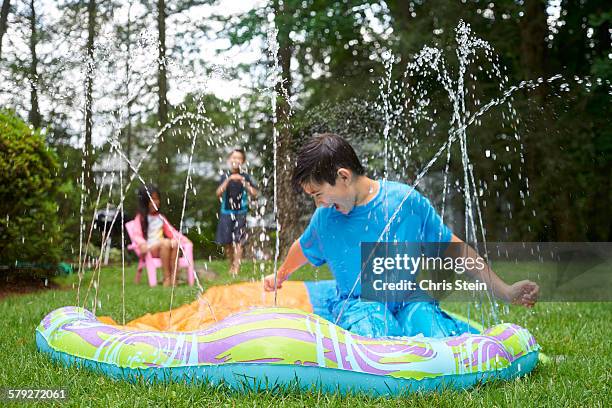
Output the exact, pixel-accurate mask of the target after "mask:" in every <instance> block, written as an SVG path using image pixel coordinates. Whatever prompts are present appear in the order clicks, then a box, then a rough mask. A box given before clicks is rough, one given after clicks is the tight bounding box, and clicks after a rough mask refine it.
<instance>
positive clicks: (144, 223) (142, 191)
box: [138, 185, 161, 239]
mask: <svg viewBox="0 0 612 408" xmlns="http://www.w3.org/2000/svg"><path fill="white" fill-rule="evenodd" d="M147 191H148V192H147ZM153 193H157V195H158V197H160V198H161V194H160V192H159V189H158V188H157V186H154V185H148V186H142V187H140V188H139V189H138V214H140V226H141V227H142V235H143V237H144V239H147V233H148V229H149V219H148V218H147V215H148V214H149V203H150V202H151V198H150V196H153Z"/></svg>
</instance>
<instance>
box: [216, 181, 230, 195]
mask: <svg viewBox="0 0 612 408" xmlns="http://www.w3.org/2000/svg"><path fill="white" fill-rule="evenodd" d="M229 181H230V179H229V178H226V179H225V180H223V181H222V182H221V184H219V187H217V198H220V197H221V196H222V195H223V193H224V192H225V190H226V189H227V185H228V183H229Z"/></svg>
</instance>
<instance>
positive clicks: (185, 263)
mask: <svg viewBox="0 0 612 408" xmlns="http://www.w3.org/2000/svg"><path fill="white" fill-rule="evenodd" d="M137 223H138V220H132V221H129V222H126V223H125V229H126V230H127V233H128V235H129V236H130V240H131V241H132V243H131V244H130V245H129V246H128V249H130V250H132V251H134V252H135V253H136V255H137V256H138V269H137V270H136V279H135V281H136V283H140V275H141V274H142V268H143V267H146V268H147V275H148V277H149V286H151V287H153V286H156V285H157V269H158V268H161V267H162V261H161V259H160V258H154V257H153V255H151V253H150V252H147V253H146V254H144V256H142V254H141V253H140V248H139V247H138V244H137V239H136V237H137V236H138V231H139V230H140V225H138V224H137ZM177 234H178V236H177V237H175V238H174V239H176V240H179V241H180V243H181V245H180V249H181V250H182V253H183V256H182V257H180V258H179V260H178V267H179V268H186V269H187V282H188V283H189V286H193V282H194V279H195V269H194V264H193V244H192V243H191V241H189V240H188V239H187V237H185V236H184V235H182V234H181V233H178V232H177Z"/></svg>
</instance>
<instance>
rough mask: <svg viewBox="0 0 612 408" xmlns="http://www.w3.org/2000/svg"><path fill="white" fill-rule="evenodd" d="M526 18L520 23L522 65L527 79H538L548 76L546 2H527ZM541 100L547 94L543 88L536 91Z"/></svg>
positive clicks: (540, 87)
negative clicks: (546, 64)
mask: <svg viewBox="0 0 612 408" xmlns="http://www.w3.org/2000/svg"><path fill="white" fill-rule="evenodd" d="M524 10H525V11H524V13H525V14H524V16H523V18H522V19H521V22H520V31H521V65H522V68H523V73H524V77H525V79H537V78H539V77H541V76H543V75H546V71H547V70H546V66H545V61H546V36H547V35H548V23H547V21H546V19H547V17H548V15H547V14H546V2H545V1H543V0H526V1H525V3H524ZM536 94H537V95H538V97H539V98H542V97H543V95H544V94H545V89H544V88H543V86H539V87H538V89H537V90H536Z"/></svg>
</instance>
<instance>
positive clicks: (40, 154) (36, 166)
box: [0, 110, 62, 275]
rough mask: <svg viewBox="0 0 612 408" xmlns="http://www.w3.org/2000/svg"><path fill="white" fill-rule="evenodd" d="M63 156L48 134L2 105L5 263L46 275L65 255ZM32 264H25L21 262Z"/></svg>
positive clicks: (0, 198)
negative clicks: (61, 214) (60, 159)
mask: <svg viewBox="0 0 612 408" xmlns="http://www.w3.org/2000/svg"><path fill="white" fill-rule="evenodd" d="M58 170H59V165H58V158H57V155H56V153H55V152H54V151H53V150H52V149H51V148H50V147H49V146H48V145H47V143H46V141H45V138H44V135H43V133H42V132H41V131H40V130H38V129H32V128H30V127H29V126H28V125H27V124H26V123H25V122H23V121H22V120H21V119H20V118H19V117H17V116H16V115H15V114H14V113H12V112H10V111H6V110H0V264H1V265H3V266H4V268H3V269H6V267H7V266H8V268H9V270H10V271H13V272H16V273H17V274H19V275H21V274H24V271H30V272H31V270H32V269H37V267H36V265H40V266H41V268H42V272H43V273H44V274H50V273H52V272H53V268H51V269H47V268H45V266H46V267H48V266H49V265H50V264H51V265H53V264H55V263H57V262H58V261H59V260H60V259H61V247H62V230H61V224H60V220H59V217H58V205H57V201H56V197H57V194H58V192H59V188H60V180H59V178H58ZM24 264H26V265H29V266H28V267H26V268H23V267H20V265H24ZM37 272H40V271H37Z"/></svg>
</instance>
